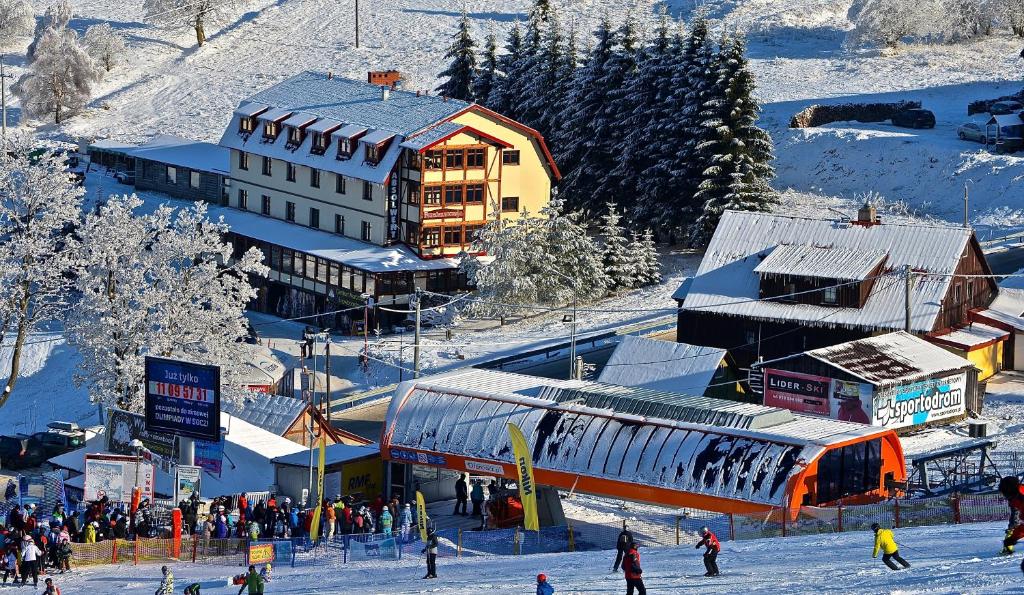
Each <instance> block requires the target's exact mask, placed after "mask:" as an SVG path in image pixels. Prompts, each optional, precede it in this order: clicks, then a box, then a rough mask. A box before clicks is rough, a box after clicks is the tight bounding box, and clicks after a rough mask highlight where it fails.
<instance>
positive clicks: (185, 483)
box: [174, 465, 203, 503]
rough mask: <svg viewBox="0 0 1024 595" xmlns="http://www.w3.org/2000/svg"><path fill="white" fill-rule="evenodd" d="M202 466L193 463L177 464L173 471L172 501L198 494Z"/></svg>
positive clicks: (179, 500)
mask: <svg viewBox="0 0 1024 595" xmlns="http://www.w3.org/2000/svg"><path fill="white" fill-rule="evenodd" d="M202 471H203V469H202V467H199V466H193V465H177V466H175V473H174V501H175V502H176V503H177V502H181V501H182V500H188V499H189V498H191V497H192V494H195V495H196V497H198V496H199V495H200V492H199V482H200V478H201V476H202Z"/></svg>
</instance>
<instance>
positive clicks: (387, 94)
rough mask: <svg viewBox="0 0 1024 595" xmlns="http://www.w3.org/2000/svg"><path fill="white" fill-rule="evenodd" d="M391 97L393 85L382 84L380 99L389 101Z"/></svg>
mask: <svg viewBox="0 0 1024 595" xmlns="http://www.w3.org/2000/svg"><path fill="white" fill-rule="evenodd" d="M390 98H391V87H388V86H383V85H382V86H381V88H380V100H381V101H387V100H388V99H390Z"/></svg>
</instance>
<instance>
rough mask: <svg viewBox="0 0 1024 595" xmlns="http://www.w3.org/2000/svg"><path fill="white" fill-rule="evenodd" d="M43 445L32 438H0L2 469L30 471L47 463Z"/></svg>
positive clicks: (0, 464)
mask: <svg viewBox="0 0 1024 595" xmlns="http://www.w3.org/2000/svg"><path fill="white" fill-rule="evenodd" d="M46 459H47V456H46V449H45V448H44V447H43V443H42V442H40V441H39V440H38V439H36V438H32V437H20V438H18V437H14V436H0V469H12V470H15V469H28V468H29V467H38V466H39V465H42V464H43V463H44V462H46Z"/></svg>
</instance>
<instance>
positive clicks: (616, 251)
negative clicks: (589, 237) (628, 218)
mask: <svg viewBox="0 0 1024 595" xmlns="http://www.w3.org/2000/svg"><path fill="white" fill-rule="evenodd" d="M621 220H622V218H621V217H620V216H619V211H618V209H617V208H616V207H615V203H608V205H607V206H605V209H604V215H602V216H601V221H602V222H601V229H600V232H599V233H600V235H601V240H602V242H603V246H602V248H601V263H602V265H603V266H604V273H605V275H606V276H607V277H608V288H609V289H611V290H616V289H622V288H631V287H634V286H635V284H636V274H637V267H636V264H637V263H636V259H635V258H634V256H635V254H636V253H635V252H634V251H633V249H634V248H635V247H636V246H635V245H630V242H629V240H628V239H626V231H625V230H624V229H623V228H622V225H620V223H621ZM634 244H635V242H634Z"/></svg>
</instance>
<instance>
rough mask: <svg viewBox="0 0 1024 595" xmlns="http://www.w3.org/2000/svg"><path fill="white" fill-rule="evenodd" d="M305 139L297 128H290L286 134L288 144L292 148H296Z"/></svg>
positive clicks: (304, 135) (303, 134)
mask: <svg viewBox="0 0 1024 595" xmlns="http://www.w3.org/2000/svg"><path fill="white" fill-rule="evenodd" d="M305 138H306V133H305V132H303V131H302V129H301V128H299V127H298V126H292V127H291V128H289V132H288V144H289V145H290V146H293V147H297V146H299V145H301V144H302V141H303V140H304V139H305Z"/></svg>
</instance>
